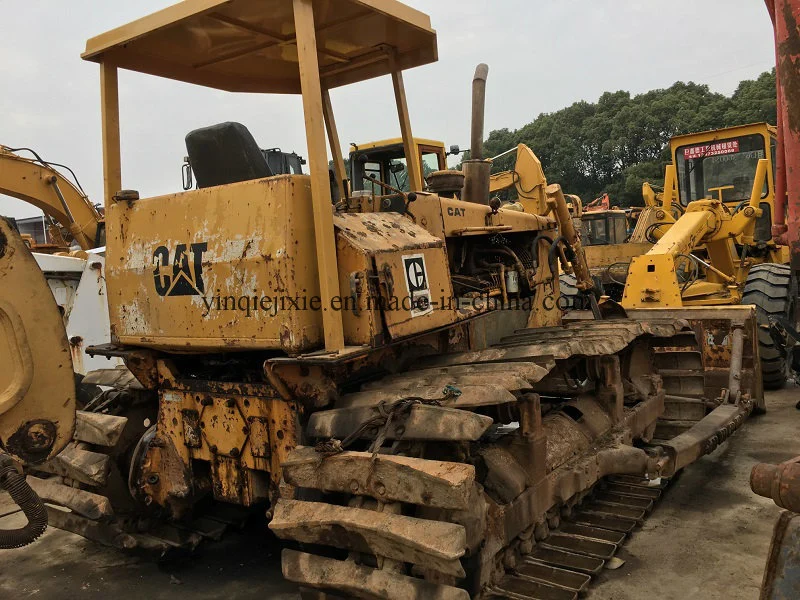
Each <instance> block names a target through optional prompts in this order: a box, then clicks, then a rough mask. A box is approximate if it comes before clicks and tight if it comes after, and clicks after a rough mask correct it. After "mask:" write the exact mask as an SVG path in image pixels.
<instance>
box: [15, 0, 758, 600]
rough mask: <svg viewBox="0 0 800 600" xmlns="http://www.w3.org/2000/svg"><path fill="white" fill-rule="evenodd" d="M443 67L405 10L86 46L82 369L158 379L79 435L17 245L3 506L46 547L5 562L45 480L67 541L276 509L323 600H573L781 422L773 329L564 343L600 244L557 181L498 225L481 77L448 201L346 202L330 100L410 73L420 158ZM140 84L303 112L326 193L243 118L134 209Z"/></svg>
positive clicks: (225, 15)
mask: <svg viewBox="0 0 800 600" xmlns="http://www.w3.org/2000/svg"><path fill="white" fill-rule="evenodd" d="M436 57H437V36H436V33H435V31H434V30H433V29H432V28H431V24H430V20H429V18H428V17H427V15H425V14H423V13H421V12H418V11H416V10H414V9H411V8H409V7H407V6H405V5H403V4H401V3H399V2H395V1H393V0H369V1H367V0H330V1H329V2H325V3H321V2H312V0H275V1H273V2H269V3H267V5H265V3H264V2H261V1H257V0H237V1H236V2H229V1H223V0H210V1H209V0H202V1H201V0H188V1H185V2H182V3H179V4H176V5H174V6H171V7H169V8H166V9H164V10H162V11H159V12H157V13H154V14H152V15H149V16H146V17H144V18H142V19H139V20H138V21H135V22H133V23H129V24H127V25H123V26H121V27H119V28H117V29H114V30H112V31H110V32H107V33H105V34H102V35H99V36H97V37H94V38H92V39H90V40H89V41H88V42H87V45H86V51H85V52H84V54H83V58H84V59H86V60H89V61H93V62H96V63H98V65H99V69H100V87H101V89H100V99H101V108H102V132H103V140H102V142H103V169H104V191H105V198H104V200H105V224H106V225H105V226H106V247H107V255H106V256H107V266H106V270H105V273H104V276H105V279H106V282H107V286H108V300H109V311H110V317H111V323H112V338H113V339H112V343H110V344H105V345H101V346H95V347H93V348H91V349H90V352H91V353H92V354H94V355H104V356H111V357H119V358H121V359H122V360H123V361H124V362H125V364H126V366H127V367H128V369H129V370H130V372H131V373H132V374H133V376H134V377H135V379H136V382H137V384H138V387H137V388H136V390H135V393H134V392H130V393H126V394H119V395H106V396H104V397H103V399H102V401H99V402H95V401H92V402H91V403H90V404H88V405H86V404H82V405H78V406H77V408H79V409H80V410H79V411H77V415H78V416H79V418H76V401H75V394H74V387H73V386H72V380H71V379H69V381H67V380H66V378H65V377H63V374H64V373H66V372H67V371H70V369H67V368H66V362H65V361H67V360H68V358H69V356H68V353H66V354H65V353H64V352H63V347H62V346H63V345H62V344H61V342H63V339H62V337H63V331H62V330H56V329H55V328H51V329H40V328H38V327H36V326H35V323H36V322H37V321H35V320H34V321H31V316H30V315H29V313H28V312H26V311H27V310H29V309H31V310H32V309H33V308H34V307H32V306H28V300H29V294H27V293H26V294H21V293H19V290H21V289H24V287H20V286H21V285H22V283H19V284H18V285H11V283H13V281H14V280H13V279H12V278H13V277H22V276H23V275H24V274H25V273H26V272H28V273H30V272H31V269H30V268H27V269H23V268H22V267H21V266H19V265H23V266H24V265H25V264H27V265H28V267H30V264H29V261H28V255H27V254H26V252H27V249H26V248H25V247H24V244H21V242H20V241H19V240H18V237H15V234H14V232H13V231H12V230H11V229H10V228H5V229H4V230H3V238H0V241H2V245H0V323H1V324H2V329H0V332H2V337H1V338H0V342H2V343H3V344H5V345H6V348H5V349H4V351H3V352H0V361H3V362H2V363H0V448H2V451H3V456H4V458H3V459H2V460H3V465H6V466H4V467H3V469H4V470H2V471H0V485H2V486H3V487H6V488H14V489H16V490H21V491H20V494H22V493H23V492H25V493H26V494H27V495H26V496H25V497H21V496H20V499H19V502H20V503H22V504H25V505H26V506H28V505H30V506H31V507H32V508H31V511H32V522H33V524H34V526H35V530H34V531H32V532H31V531H25V532H22V533H18V532H15V533H14V535H13V536H9V535H7V536H6V537H5V538H4V537H2V535H0V543H4V544H5V545H6V546H9V545H11V542H13V543H14V544H16V545H19V544H21V543H25V542H29V541H31V539H32V538H33V537H35V535H34V534H36V533H38V532H39V531H40V529H41V525H42V514H41V510H42V509H41V502H39V501H38V500H37V497H36V496H35V495H32V492H31V493H28V490H27V487H31V488H33V489H35V490H36V492H37V493H38V495H39V496H38V497H39V498H41V499H43V500H46V501H47V502H48V504H50V505H58V506H59V508H53V507H52V506H48V507H47V508H46V514H47V517H48V519H49V521H50V523H51V524H53V525H55V526H57V527H61V528H63V529H67V530H70V531H73V532H76V533H79V534H81V535H84V536H86V537H88V538H91V539H95V540H97V541H100V542H102V543H106V544H110V545H113V546H116V547H118V548H122V549H126V550H136V549H144V550H148V551H154V552H157V553H166V552H169V551H171V550H174V549H176V548H181V549H183V548H194V547H195V546H197V545H198V544H199V543H201V542H202V541H203V540H204V539H208V538H216V537H218V536H219V535H222V533H223V532H224V529H225V525H226V523H231V522H233V521H234V520H235V517H234V516H232V513H235V514H236V515H239V514H247V513H248V512H251V511H257V512H260V513H261V514H265V515H267V517H268V518H269V521H270V524H269V526H270V529H271V530H272V531H273V532H274V533H275V534H276V535H277V536H278V537H279V538H281V539H285V540H287V541H289V542H290V543H291V545H290V546H289V547H287V548H286V549H285V550H284V551H283V554H282V566H283V573H284V576H285V577H286V578H287V579H289V580H291V581H294V582H297V583H298V584H299V585H300V586H301V588H302V589H303V594H304V595H307V597H320V596H319V594H323V595H330V596H331V597H342V596H346V597H357V598H385V599H403V598H410V597H416V598H440V599H451V598H452V599H466V598H484V599H488V598H519V597H527V596H534V597H537V596H538V597H541V596H542V595H543V594H547V597H548V598H565V599H567V598H576V597H577V595H578V594H580V593H583V592H584V591H585V589H586V588H587V586H588V585H589V583H590V581H591V579H592V577H593V576H594V575H596V574H597V573H599V572H600V570H601V569H602V568H603V566H604V565H605V563H606V562H607V561H608V560H610V559H611V558H612V557H613V555H614V553H615V552H616V550H617V549H618V547H619V546H620V545H621V544H622V542H623V540H624V539H625V537H626V535H627V534H628V533H629V532H630V531H632V530H633V529H634V528H635V527H636V526H637V525H638V524H640V523H641V522H642V521H643V520H644V519H645V518H646V515H647V514H648V512H649V511H650V510H651V509H652V507H653V504H654V502H655V501H656V500H657V499H658V497H659V495H660V494H661V489H662V488H663V486H664V485H666V482H667V481H668V479H669V478H670V477H671V476H673V475H674V474H675V473H677V472H678V471H679V470H681V469H682V468H683V467H685V466H686V465H688V464H690V463H692V462H693V461H694V460H696V459H697V458H699V457H700V456H703V455H705V454H707V453H709V452H712V451H713V450H714V449H715V448H716V447H717V446H718V445H719V444H720V443H722V442H724V441H725V440H726V439H727V438H728V437H730V436H731V435H732V434H733V433H734V432H735V431H736V430H737V428H738V427H739V426H741V424H742V423H743V422H744V421H745V419H746V418H747V416H748V415H749V414H750V413H751V412H752V411H753V409H754V408H756V407H759V406H760V407H763V393H762V390H761V377H760V371H759V361H758V345H757V332H756V328H755V319H754V312H753V310H752V309H751V308H749V307H741V306H733V307H726V308H724V309H723V308H716V307H715V308H685V309H681V310H663V309H658V308H655V309H652V308H651V309H647V310H632V311H630V312H629V314H628V315H626V316H625V315H619V314H617V318H603V317H604V312H603V307H602V306H598V307H597V308H598V310H597V314H596V318H595V319H592V320H586V321H582V322H577V323H571V324H564V323H562V311H561V310H560V309H559V307H558V306H557V302H556V299H557V298H558V296H559V280H558V273H559V261H561V262H562V263H563V264H566V265H567V266H570V268H573V269H574V270H575V272H576V274H577V277H578V280H579V283H580V284H581V285H582V286H584V288H586V289H588V288H590V287H591V286H592V282H591V280H590V279H589V278H588V272H587V269H586V263H585V258H584V255H583V250H582V247H581V244H580V240H579V237H578V235H577V233H576V232H575V229H574V227H573V223H572V218H571V215H570V213H569V210H568V206H567V199H566V198H565V196H564V194H563V192H562V191H561V188H560V187H559V186H558V185H556V184H553V185H547V182H546V181H544V180H543V178H542V181H540V182H538V183H537V184H536V185H537V188H536V190H535V191H534V190H529V192H530V193H529V196H530V197H529V198H528V199H527V200H526V202H525V208H524V210H519V209H516V207H508V208H505V207H503V206H502V205H500V204H499V203H496V202H490V194H489V190H490V187H491V183H490V179H491V177H490V169H491V161H489V160H484V159H482V157H481V150H480V147H481V141H482V138H483V107H484V97H485V86H486V79H487V74H488V68H487V67H486V65H480V66H479V67H478V69H477V70H476V76H475V79H474V81H473V90H472V99H473V119H472V131H471V137H472V144H471V146H472V152H471V158H470V160H467V161H464V164H463V171H461V172H458V173H452V172H444V173H443V174H441V175H440V177H439V178H437V177H436V176H433V177H432V174H429V175H428V180H429V182H430V180H431V179H432V180H433V186H430V185H429V186H428V187H429V188H430V187H433V188H436V189H438V190H439V191H430V189H429V190H425V189H423V186H422V181H423V178H422V174H423V173H422V168H421V166H420V165H419V164H418V163H417V162H416V161H413V160H412V161H408V163H407V165H406V168H407V170H408V174H409V181H410V182H412V183H411V184H410V185H409V189H408V190H404V189H401V186H396V185H392V184H391V183H390V182H388V181H382V183H383V184H384V185H380V184H377V185H378V187H379V188H380V190H378V189H375V188H372V187H368V188H367V189H361V190H350V189H349V186H348V176H347V173H345V169H344V161H343V159H342V153H341V148H340V142H339V134H338V131H337V127H336V122H335V120H334V112H333V106H332V103H331V99H330V94H329V90H331V89H333V88H336V87H339V86H343V85H349V84H356V83H358V82H361V81H364V80H368V79H372V78H375V77H380V76H390V77H391V80H392V84H393V90H394V100H395V106H396V109H397V114H398V117H399V129H400V132H401V139H402V145H403V154H404V156H414V155H415V149H414V138H413V135H412V131H411V121H410V118H409V114H408V108H407V101H406V91H405V87H404V83H403V72H404V70H407V69H411V68H414V67H416V66H419V65H423V64H428V63H432V62H434V61H435V60H436ZM120 70H133V71H137V72H140V73H145V74H149V75H154V76H160V77H166V78H170V79H174V80H178V81H183V82H188V83H193V84H197V85H203V86H207V87H212V88H216V89H221V90H226V91H229V92H250V93H261V94H271V93H281V94H286V93H289V94H299V96H300V98H301V100H302V105H303V111H304V116H305V128H306V140H307V157H308V165H309V171H310V172H309V174H308V175H305V174H297V173H291V174H279V175H276V174H275V173H274V172H273V171H272V169H271V168H270V166H269V163H268V162H267V160H266V158H265V155H264V154H263V152H261V150H260V146H259V144H258V143H256V141H255V140H254V138H253V136H252V135H251V134H250V133H249V131H248V130H247V128H246V127H244V126H243V125H241V124H238V123H232V122H231V123H222V124H219V125H212V126H210V127H206V128H202V129H199V130H195V131H194V132H192V133H190V134H189V135H188V136H187V139H186V145H187V151H188V154H189V164H190V165H191V169H192V170H193V172H194V176H195V179H196V181H197V182H198V189H190V190H186V191H181V192H176V193H171V194H167V195H163V196H158V197H152V198H142V197H140V195H139V194H138V192H136V191H135V190H134V189H130V188H131V187H135V182H130V181H127V180H126V181H125V183H126V184H127V185H126V187H125V188H124V187H123V170H122V163H121V154H120V123H119V115H120V112H119V100H120V97H119V92H118V73H119V71H120ZM465 88H466V86H465ZM465 92H466V93H468V91H467V90H466V89H465ZM155 105H156V106H157V103H156V104H155ZM326 134H327V135H326ZM326 137H327V143H328V145H329V146H330V149H331V154H332V155H333V157H334V175H333V177H331V176H330V175H329V171H328V166H327V165H328V159H327V149H326ZM438 166H441V164H439V165H438ZM440 170H441V169H440ZM437 179H438V180H437ZM376 180H377V178H374V179H373V178H369V182H368V183H370V185H371V182H375V181H376ZM456 182H458V184H456ZM387 186H391V187H387ZM525 189H526V190H527V189H528V188H525ZM26 261H27V263H26ZM48 298H49V296H48V295H47V294H40V299H41V300H42V301H43V302H44V301H45V300H46V299H48ZM42 311H44V312H42V313H41V314H49V313H47V311H46V310H45V309H44V308H42ZM52 312H53V311H52V310H50V313H52ZM38 313H39V311H37V314H38ZM56 314H57V311H56ZM38 323H40V324H41V323H42V321H38ZM53 327H54V326H53ZM50 338H52V340H54V341H52V342H48V340H49V339H50ZM30 365H36V368H35V373H36V376H35V377H33V375H32V373H33V372H34V371H33V370H32V369H31V368H30ZM59 373H60V376H61V379H62V380H58V379H57V376H59ZM51 374H52V375H53V377H51ZM70 377H71V373H70ZM43 386H47V387H43ZM670 386H672V387H670ZM668 387H669V389H677V390H679V391H680V392H681V393H680V394H676V393H673V394H667V393H665V389H667V388H668ZM665 418H666V419H667V420H668V421H670V423H671V424H672V427H673V428H672V429H669V428H666V429H665V428H664V427H663V426H662V425H663V423H664V419H665ZM676 422H679V423H680V427H676V426H675V423H676ZM11 461H14V462H17V463H20V464H23V465H25V466H26V468H27V469H28V470H27V473H28V476H27V483H26V480H24V479H21V477H20V476H18V475H16V471H15V470H14V469H13V466H8V465H10V464H11ZM12 471H13V472H12ZM34 509H35V510H37V511H38V512H34ZM9 538H13V539H11V540H10V541H9ZM297 543H300V544H302V546H298V545H297ZM298 548H302V549H298ZM323 597H324V596H323Z"/></svg>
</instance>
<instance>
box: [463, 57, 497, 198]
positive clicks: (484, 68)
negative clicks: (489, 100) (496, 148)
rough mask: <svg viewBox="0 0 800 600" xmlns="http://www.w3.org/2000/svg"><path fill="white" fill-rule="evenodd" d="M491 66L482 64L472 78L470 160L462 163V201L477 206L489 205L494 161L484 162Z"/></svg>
mask: <svg viewBox="0 0 800 600" xmlns="http://www.w3.org/2000/svg"><path fill="white" fill-rule="evenodd" d="M488 75H489V66H488V65H486V64H484V63H481V64H479V65H478V66H477V68H476V69H475V76H474V77H473V78H472V131H471V133H470V136H471V138H470V139H471V142H470V155H469V158H470V159H469V160H465V161H464V162H463V163H462V167H461V168H462V169H463V170H464V188H463V190H462V191H461V199H462V200H464V201H466V202H473V203H475V204H484V205H487V206H488V204H489V176H490V175H491V172H492V161H490V160H483V122H484V114H485V109H486V78H487V77H488Z"/></svg>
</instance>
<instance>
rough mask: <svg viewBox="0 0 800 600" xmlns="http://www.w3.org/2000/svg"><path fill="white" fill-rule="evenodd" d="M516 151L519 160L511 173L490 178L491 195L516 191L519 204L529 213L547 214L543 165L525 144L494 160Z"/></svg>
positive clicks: (503, 172) (545, 181)
mask: <svg viewBox="0 0 800 600" xmlns="http://www.w3.org/2000/svg"><path fill="white" fill-rule="evenodd" d="M514 150H516V153H517V160H516V162H515V163H514V168H513V169H511V170H509V171H502V172H500V173H495V174H494V175H492V176H491V177H490V178H489V194H496V193H497V192H500V191H503V190H509V189H516V190H517V196H518V197H519V203H520V204H521V205H522V207H523V209H524V210H525V212H527V213H531V214H536V215H542V214H545V212H547V192H546V191H545V188H547V180H546V179H545V176H544V171H543V170H542V163H541V162H540V161H539V158H538V157H537V156H536V155H535V154H534V153H533V150H531V149H530V148H528V147H527V146H526V145H525V144H519V145H518V146H517V147H516V148H515V149H512V150H508V151H506V152H503V153H502V154H498V155H497V156H495V157H494V158H492V160H496V159H498V158H500V157H501V156H504V155H506V154H509V153H511V152H513V151H514Z"/></svg>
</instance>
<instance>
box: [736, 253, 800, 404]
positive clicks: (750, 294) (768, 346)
mask: <svg viewBox="0 0 800 600" xmlns="http://www.w3.org/2000/svg"><path fill="white" fill-rule="evenodd" d="M796 295H797V286H796V284H795V282H793V281H792V274H791V269H790V268H789V266H788V265H779V264H775V263H765V264H761V265H755V266H754V267H753V268H751V269H750V273H749V275H748V276H747V282H746V283H745V286H744V294H742V304H752V305H754V306H755V307H756V321H757V325H758V349H759V354H760V355H761V377H762V380H763V382H764V389H767V390H777V389H780V388H782V387H783V385H784V384H785V383H786V380H787V377H788V367H789V365H788V364H787V361H786V357H785V356H782V355H781V352H780V349H779V348H778V347H777V346H776V345H775V342H774V340H773V339H772V336H770V334H769V318H770V317H773V316H781V317H785V318H787V319H790V320H791V319H793V316H794V303H795V296H796Z"/></svg>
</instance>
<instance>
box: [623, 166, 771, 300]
mask: <svg viewBox="0 0 800 600" xmlns="http://www.w3.org/2000/svg"><path fill="white" fill-rule="evenodd" d="M768 164H769V163H768V161H767V160H766V159H761V160H759V162H758V167H757V169H756V176H755V179H754V182H753V189H752V191H751V196H750V202H749V204H748V206H746V207H743V208H741V210H739V211H737V212H736V213H735V214H731V211H730V210H729V209H728V208H727V207H726V206H725V204H724V203H722V202H720V201H719V200H697V201H695V202H692V203H690V204H689V206H688V207H686V212H685V213H684V214H683V215H682V216H681V217H680V218H679V219H678V220H677V221H676V222H675V224H673V225H672V226H671V227H670V228H669V229H668V230H667V231H666V233H664V235H663V236H662V237H661V238H660V239H659V240H658V242H657V243H656V244H655V245H654V246H653V247H652V248H651V249H650V250H649V251H648V252H647V254H645V255H643V256H639V257H635V258H633V259H632V260H631V264H630V267H629V269H628V278H627V281H626V284H625V292H624V295H623V299H622V305H623V306H625V307H626V308H644V307H677V306H683V305H690V304H703V305H708V304H738V303H739V302H740V300H741V293H742V287H743V286H744V283H745V282H744V279H746V276H747V269H746V268H740V265H741V259H740V257H739V254H738V251H737V249H736V246H735V241H736V240H737V239H738V240H741V241H742V242H743V243H745V244H752V243H753V229H754V227H755V222H756V219H757V218H758V217H759V216H761V214H762V213H761V209H760V201H761V195H762V190H763V187H764V184H765V181H766V179H767V175H768V173H767V169H768ZM701 246H702V247H703V248H704V250H705V253H706V255H707V257H708V260H707V261H702V259H699V258H697V257H695V256H693V255H692V253H693V252H694V251H695V250H696V249H697V248H700V247H701ZM679 260H683V261H684V267H686V268H687V269H688V271H689V272H691V271H692V270H693V269H694V270H695V273H699V272H700V270H702V271H703V273H702V277H695V279H696V281H694V282H691V281H690V282H687V283H681V282H680V281H679V280H678V273H677V272H678V266H679V265H678V261H679Z"/></svg>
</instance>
